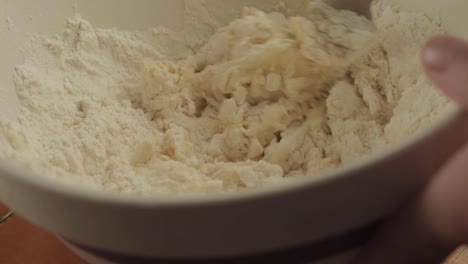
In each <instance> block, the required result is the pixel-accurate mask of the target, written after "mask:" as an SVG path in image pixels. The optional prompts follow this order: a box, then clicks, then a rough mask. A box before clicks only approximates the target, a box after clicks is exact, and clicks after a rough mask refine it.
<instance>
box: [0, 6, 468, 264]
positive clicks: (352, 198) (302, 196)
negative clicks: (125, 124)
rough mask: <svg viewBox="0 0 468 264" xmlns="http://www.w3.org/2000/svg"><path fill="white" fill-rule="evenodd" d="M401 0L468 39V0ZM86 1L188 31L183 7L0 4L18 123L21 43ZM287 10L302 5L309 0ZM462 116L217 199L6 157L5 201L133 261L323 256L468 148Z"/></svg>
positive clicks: (231, 12)
mask: <svg viewBox="0 0 468 264" xmlns="http://www.w3.org/2000/svg"><path fill="white" fill-rule="evenodd" d="M189 1H191V0H189ZM192 1H195V0H192ZM394 1H396V2H399V3H400V4H401V5H402V6H403V7H404V8H408V9H414V10H420V11H425V12H428V13H429V14H430V15H440V16H441V18H442V22H443V23H444V24H445V25H446V26H447V27H448V28H449V29H450V31H453V32H455V33H457V34H460V35H463V36H468V34H467V33H468V27H465V26H464V25H468V17H467V16H466V15H465V10H467V8H468V2H466V1H464V0H458V1H457V0H447V1H439V0H433V1H429V0H412V1H410V0H398V1H397V0H394ZM75 2H78V7H79V12H80V13H81V14H82V15H83V16H84V17H85V18H87V19H89V20H90V21H91V22H92V23H93V24H95V25H96V26H99V27H118V28H123V29H143V28H148V27H152V26H158V25H164V26H167V27H172V28H179V29H180V28H181V27H182V25H183V24H182V18H183V8H184V1H182V0H171V1H169V0H139V1H129V0H128V1H126V0H99V1H91V0H81V1H76V0H41V1H30V0H15V1H9V0H0V58H1V61H0V115H1V116H2V117H8V118H14V117H15V114H16V112H17V111H18V101H17V98H16V95H15V92H14V87H13V82H12V73H13V69H14V66H15V65H16V64H19V63H21V62H22V58H21V54H20V52H19V48H18V47H20V46H21V45H22V44H23V43H24V42H25V41H26V40H27V39H28V38H29V34H30V33H41V34H52V33H57V32H59V31H60V29H61V25H62V24H63V20H64V18H65V17H67V16H70V15H72V14H73V10H74V8H73V7H74V6H75V5H74V4H75ZM206 2H207V4H208V5H209V6H210V5H212V6H218V8H213V10H223V11H222V12H223V14H217V15H223V16H228V17H229V16H232V17H234V16H235V15H236V14H238V11H239V10H240V8H241V7H242V6H243V5H245V4H247V3H248V4H249V5H254V6H258V7H261V8H263V9H269V7H271V6H272V5H273V3H274V2H276V1H274V0H257V1H247V0H242V1H239V0H229V1H228V0H206ZM288 3H289V4H291V5H297V6H300V5H301V4H303V1H302V0H297V1H288ZM220 6H222V7H223V8H222V9H220V8H219V7H220ZM460 22H462V23H460ZM463 23H464V24H463ZM462 118H464V117H463V116H462V114H457V113H454V114H453V115H451V116H448V117H447V118H445V119H444V120H442V121H441V122H440V123H439V124H435V126H434V127H432V128H431V129H430V130H429V131H425V132H424V133H421V134H419V135H415V136H414V137H413V138H412V139H410V140H409V141H408V142H406V143H405V144H403V145H401V146H396V147H395V148H394V149H392V150H391V151H390V152H387V153H386V154H385V155H379V156H374V157H369V158H367V159H366V160H364V161H362V162H360V163H358V164H354V165H352V166H347V167H345V168H342V169H339V170H336V171H333V172H330V173H326V174H323V175H319V176H318V177H313V178H304V179H302V180H300V181H298V182H294V183H288V184H285V185H284V186H280V187H274V188H270V189H262V190H258V191H247V192H243V193H239V194H226V195H218V196H215V197H213V196H209V197H200V196H190V197H187V198H177V199H173V198H170V197H158V198H154V199H139V198H131V197H120V196H115V195H110V194H103V193H94V192H91V191H88V190H85V189H81V188H80V187H74V186H68V185H63V184H61V183H58V182H54V181H50V180H48V179H44V178H41V177H38V176H36V175H33V174H32V173H29V172H26V171H24V170H22V169H20V168H17V167H15V166H13V164H11V163H8V162H7V161H0V200H1V201H3V202H5V203H6V204H7V205H9V206H10V207H11V208H14V209H15V210H16V211H17V212H18V214H20V215H22V216H23V217H25V218H27V219H29V220H30V221H32V222H33V223H35V224H37V225H39V226H41V227H43V228H45V229H47V230H50V231H52V232H54V233H55V234H57V235H58V236H60V237H63V238H65V239H66V240H68V241H73V242H71V244H73V247H79V248H81V249H85V250H87V251H88V252H92V253H93V254H95V255H101V256H105V258H108V259H114V260H118V259H122V258H126V261H125V263H145V262H144V261H147V262H148V263H154V259H160V260H161V259H163V260H164V261H162V262H161V263H168V262H167V260H168V259H173V258H177V259H179V260H187V259H213V260H214V263H219V262H220V260H219V258H234V260H235V261H237V262H242V261H246V262H249V261H250V262H251V261H252V258H245V257H251V256H258V255H260V256H267V257H270V259H272V260H273V261H272V263H274V262H278V263H281V262H284V261H287V262H288V263H294V262H296V260H297V262H299V261H302V260H304V259H319V258H322V257H327V256H328V255H335V254H337V253H340V252H344V251H347V250H350V249H352V248H354V247H356V246H359V245H360V244H361V243H363V242H364V241H365V240H366V238H367V237H368V235H369V234H370V233H371V232H372V230H373V227H374V225H373V224H375V223H377V222H378V221H379V220H381V219H382V218H383V217H385V216H386V215H388V214H389V213H391V212H393V211H394V210H395V209H396V208H397V207H399V206H401V205H402V204H403V203H404V202H405V201H406V199H407V198H408V197H409V195H411V194H412V193H414V192H415V191H416V190H417V189H418V188H419V187H420V186H421V185H422V184H424V183H425V182H426V180H427V178H428V177H429V176H430V175H431V174H432V173H433V172H434V171H436V170H437V169H438V168H439V167H440V165H441V164H442V163H443V162H444V161H445V160H446V159H447V158H448V157H449V155H450V154H452V153H453V152H454V151H455V149H456V148H457V146H459V145H460V144H462V143H463V142H465V141H466V139H467V137H468V122H464V123H463V122H456V120H457V119H462ZM136 256H137V257H140V259H136V258H135V257H136ZM216 259H218V260H216ZM223 262H226V261H223ZM257 262H259V261H257ZM122 263H124V262H122ZM233 263H236V262H233Z"/></svg>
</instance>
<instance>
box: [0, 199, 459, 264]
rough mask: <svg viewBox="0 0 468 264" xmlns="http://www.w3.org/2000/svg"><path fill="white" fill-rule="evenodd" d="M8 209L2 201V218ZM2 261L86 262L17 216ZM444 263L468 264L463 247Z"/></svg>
mask: <svg viewBox="0 0 468 264" xmlns="http://www.w3.org/2000/svg"><path fill="white" fill-rule="evenodd" d="M7 213H8V210H7V209H6V208H5V207H3V206H2V205H0V219H1V218H2V217H3V216H4V215H6V214H7ZM0 263H1V264H63V263H67V264H85V263H84V262H82V261H81V260H80V259H79V258H78V257H76V256H75V255H73V254H72V253H71V252H70V251H69V250H68V249H67V248H66V247H65V246H64V245H62V244H61V243H60V242H59V241H58V240H57V239H56V238H54V237H53V236H52V235H50V234H49V233H47V232H45V231H43V230H41V229H39V228H36V227H34V226H33V225H31V224H29V223H28V222H27V221H25V220H23V219H21V218H20V217H17V216H14V217H12V218H11V219H10V220H9V221H8V222H6V223H5V224H3V225H0ZM445 264H468V249H465V248H461V249H460V250H458V251H457V252H455V253H454V254H453V255H452V257H451V258H450V259H449V260H448V261H447V262H446V263H445Z"/></svg>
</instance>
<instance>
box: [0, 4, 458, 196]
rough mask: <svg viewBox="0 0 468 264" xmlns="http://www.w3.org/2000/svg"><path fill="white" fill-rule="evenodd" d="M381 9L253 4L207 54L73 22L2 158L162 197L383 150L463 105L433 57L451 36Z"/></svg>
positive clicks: (0, 135) (47, 52)
mask: <svg viewBox="0 0 468 264" xmlns="http://www.w3.org/2000/svg"><path fill="white" fill-rule="evenodd" d="M197 8H198V9H199V7H198V6H197ZM198 9H197V10H198ZM374 9H375V13H376V14H377V15H376V18H375V21H374V24H375V25H374V24H373V23H371V22H370V21H367V20H366V19H365V18H362V17H359V16H357V15H355V14H353V13H351V12H346V11H337V10H334V9H332V8H330V7H327V6H324V5H321V4H317V5H315V6H313V7H311V10H310V11H309V12H307V16H305V17H287V16H285V15H283V14H281V13H265V12H262V11H260V10H257V9H254V8H245V9H244V12H243V16H242V18H239V19H238V20H235V21H233V22H232V23H230V24H228V25H226V26H223V27H221V26H220V25H221V24H222V23H218V22H215V21H213V27H217V28H218V31H216V32H215V33H214V34H210V35H211V37H209V39H207V38H208V36H207V37H205V38H204V40H203V41H201V40H200V39H201V38H202V36H204V35H207V34H205V33H206V32H202V33H200V34H199V35H198V36H197V43H198V42H200V43H203V45H202V46H201V47H199V48H198V47H196V46H197V45H194V42H190V41H188V40H187V38H185V37H184V36H185V35H184V34H185V33H187V32H179V33H178V32H172V31H170V30H168V29H162V28H160V29H150V30H147V31H144V32H125V31H120V30H117V29H96V28H94V27H93V26H92V25H91V24H90V23H89V22H87V21H86V20H84V19H83V18H81V17H79V16H77V17H73V18H70V19H68V20H67V23H66V27H65V31H64V32H63V34H62V35H60V36H55V37H52V38H42V37H39V38H36V39H35V40H34V41H33V42H32V47H31V48H30V49H31V50H30V51H29V52H28V53H29V54H30V55H29V56H27V59H26V62H25V63H24V64H23V65H20V66H18V67H17V68H16V70H15V74H14V81H15V84H16V89H17V94H18V97H19V100H20V102H21V106H22V107H21V113H20V114H19V116H18V119H17V120H15V121H6V120H2V121H0V157H1V158H4V159H8V160H12V161H15V162H17V163H19V164H21V165H22V166H24V167H26V168H28V169H30V170H32V171H34V172H36V173H37V174H40V175H44V176H47V177H53V178H57V179H61V180H64V181H69V182H72V183H77V182H79V183H80V184H82V185H85V186H87V187H88V188H93V189H97V190H105V191H109V192H116V193H128V194H136V195H143V196H148V195H154V194H160V193H166V194H183V193H219V192H229V191H236V190H240V189H244V188H254V187H259V186H264V185H268V184H278V183H281V182H284V181H288V180H292V179H294V178H296V177H304V175H307V176H311V177H313V175H316V174H317V173H319V172H322V171H324V170H329V169H333V168H337V167H339V166H341V165H343V164H348V163H351V162H354V161H356V160H357V159H360V158H362V157H363V156H365V155H369V154H371V153H375V152H377V151H382V150H383V149H385V148H386V147H387V146H389V145H392V144H395V143H399V142H401V141H402V140H404V139H406V138H407V137H408V136H409V135H412V134H413V133H415V132H417V131H419V130H420V129H422V128H424V127H426V126H427V125H428V124H431V123H432V122H434V121H435V120H436V119H437V118H439V117H441V116H442V115H444V114H445V113H447V112H448V111H450V110H451V109H452V108H453V106H452V105H451V104H450V103H449V102H448V100H446V99H445V98H443V97H442V96H441V95H440V94H439V93H438V92H437V91H436V89H434V88H433V87H432V86H431V85H430V83H429V82H428V81H427V80H426V78H425V77H424V75H423V74H422V72H421V69H420V67H419V62H418V54H419V50H420V49H421V47H422V45H423V43H424V42H425V41H426V40H427V39H428V38H429V37H430V36H431V35H433V34H435V33H439V32H443V29H442V28H440V26H439V25H438V23H437V22H435V21H432V20H430V19H429V18H427V17H426V16H425V15H423V14H415V13H406V12H401V11H398V10H396V9H395V8H393V7H390V6H386V5H384V4H382V3H381V2H379V3H377V4H376V5H375V6H374ZM205 22H206V21H205ZM375 27H376V28H375ZM191 34H193V32H191Z"/></svg>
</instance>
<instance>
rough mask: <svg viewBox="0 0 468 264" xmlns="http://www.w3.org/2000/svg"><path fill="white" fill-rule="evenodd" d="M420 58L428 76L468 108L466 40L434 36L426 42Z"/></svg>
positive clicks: (467, 48)
mask: <svg viewBox="0 0 468 264" xmlns="http://www.w3.org/2000/svg"><path fill="white" fill-rule="evenodd" d="M422 60H423V64H424V68H425V70H426V73H427V75H428V76H429V78H430V79H431V80H432V81H433V82H434V83H435V84H436V85H437V86H438V87H440V88H441V90H442V91H443V92H444V93H445V94H446V95H447V96H448V97H450V98H452V99H453V100H454V101H456V102H457V103H459V104H460V105H461V106H463V107H465V108H466V109H468V88H467V86H468V42H467V41H465V40H462V39H459V38H456V37H452V36H439V37H436V38H434V39H432V40H431V41H429V42H428V43H427V45H426V47H425V49H424V51H423V53H422Z"/></svg>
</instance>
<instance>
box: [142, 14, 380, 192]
mask: <svg viewBox="0 0 468 264" xmlns="http://www.w3.org/2000/svg"><path fill="white" fill-rule="evenodd" d="M314 16H315V18H316V19H313V20H312V21H313V22H312V21H311V20H308V19H305V18H302V17H292V18H286V17H285V16H284V15H282V14H280V13H272V14H266V13H264V12H261V11H259V10H256V9H253V8H245V10H244V16H243V18H241V19H239V20H236V21H234V22H232V23H231V24H230V25H228V26H227V27H224V28H222V29H221V30H219V31H218V32H217V33H216V34H215V35H214V36H213V37H212V38H211V39H210V40H209V41H208V43H207V44H206V45H205V46H204V47H203V48H201V50H200V51H199V52H197V53H196V55H194V56H192V57H190V58H188V59H187V60H184V61H182V62H171V61H158V62H156V63H155V64H154V65H152V66H151V67H149V70H148V75H147V83H146V88H145V90H143V91H142V92H141V95H140V101H139V102H138V103H139V104H140V105H141V107H142V108H143V109H144V110H145V112H147V113H150V114H151V116H152V118H153V119H154V120H156V122H157V123H158V128H159V130H160V131H161V135H160V137H159V138H157V139H155V141H156V142H148V143H145V144H146V145H144V146H142V147H141V152H140V153H137V156H138V158H137V160H138V162H137V163H138V164H137V166H139V169H140V173H142V174H147V175H151V174H154V173H155V172H158V173H160V172H163V173H164V174H170V175H172V176H171V177H170V178H171V179H173V185H168V186H167V188H169V189H171V190H180V189H181V188H182V189H185V188H186V189H187V191H192V190H194V189H197V188H213V189H214V190H215V189H220V188H221V189H224V190H234V189H238V188H242V187H256V186H259V185H263V184H265V182H269V181H276V180H280V179H282V178H283V177H288V176H295V175H305V174H312V173H315V172H317V171H320V170H323V169H326V168H329V167H333V166H336V165H338V164H339V163H340V159H341V157H340V155H339V152H336V151H334V150H333V149H332V148H331V143H332V140H331V136H332V131H331V128H330V127H329V124H328V120H327V118H328V117H330V115H329V114H328V113H327V112H333V113H336V114H337V115H340V114H341V112H345V114H347V115H351V116H352V115H353V111H354V112H357V111H360V110H362V109H360V107H361V102H360V98H358V97H357V95H356V94H355V93H354V88H353V87H350V85H347V86H346V85H342V87H340V88H336V89H344V90H346V91H343V92H338V94H335V93H334V94H333V100H334V99H337V100H340V101H339V102H334V101H328V107H327V100H326V99H325V96H326V93H327V91H326V89H327V88H328V86H330V85H332V84H333V83H334V82H335V81H336V80H337V78H340V77H342V76H343V75H344V74H345V72H346V71H347V70H348V68H349V66H350V63H351V61H352V59H353V58H354V56H356V50H357V49H358V48H359V47H360V46H362V45H363V44H364V43H365V42H366V41H369V39H370V37H371V32H372V23H371V22H370V21H367V20H366V19H364V18H361V17H358V16H357V15H354V14H351V13H348V12H338V11H334V10H331V9H324V10H320V11H317V12H316V14H314ZM343 99H345V100H344V101H343ZM343 103H345V105H343ZM327 108H332V109H330V110H327ZM343 108H346V109H343ZM149 149H151V151H149ZM200 180H202V181H200ZM207 183H210V184H207Z"/></svg>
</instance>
